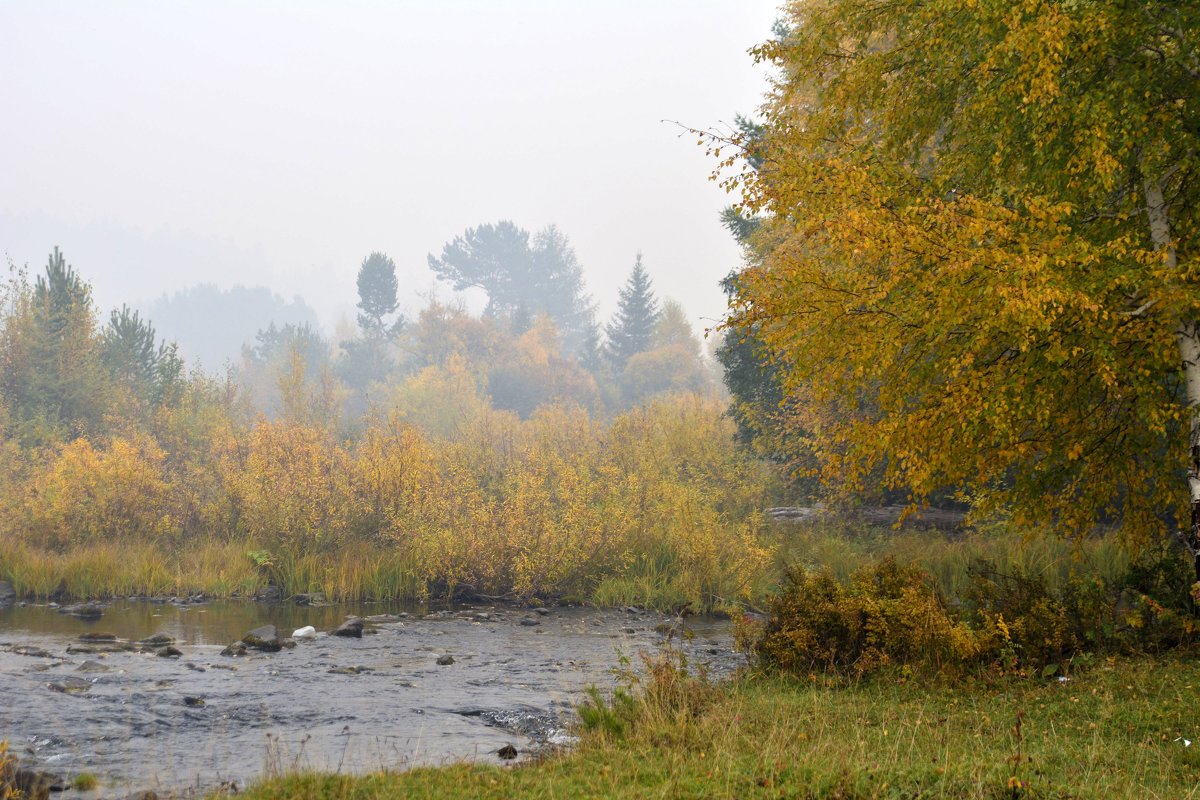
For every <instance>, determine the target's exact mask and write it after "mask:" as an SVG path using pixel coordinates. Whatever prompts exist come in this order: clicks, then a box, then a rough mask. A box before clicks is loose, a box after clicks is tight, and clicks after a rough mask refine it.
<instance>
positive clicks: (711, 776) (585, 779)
mask: <svg viewBox="0 0 1200 800" xmlns="http://www.w3.org/2000/svg"><path fill="white" fill-rule="evenodd" d="M1198 694H1200V663H1197V662H1196V661H1195V660H1189V659H1185V658H1181V657H1171V658H1163V659H1149V658H1142V659H1137V660H1122V661H1116V662H1105V663H1102V664H1100V665H1096V666H1093V667H1091V668H1089V669H1088V670H1086V671H1083V672H1077V673H1076V674H1075V675H1073V676H1071V679H1070V680H1069V681H1067V682H1058V681H1052V682H1034V681H1033V680H1031V679H1028V678H1020V679H1018V678H1013V679H1007V680H1005V681H1002V682H1000V683H983V682H980V683H974V684H970V685H962V684H949V683H940V682H937V681H934V682H932V683H929V684H918V683H915V682H905V681H902V680H900V679H899V677H898V675H895V674H894V675H892V677H891V678H890V679H887V680H884V679H877V680H875V681H872V682H869V683H863V684H845V683H839V682H837V681H833V680H829V679H826V678H817V677H814V678H812V679H810V680H799V681H797V680H790V679H783V678H777V677H758V678H754V677H750V678H744V679H742V680H740V681H738V682H735V683H733V684H730V685H728V686H723V687H718V688H716V689H713V690H703V689H701V690H699V691H697V690H695V688H693V690H692V692H691V694H690V695H688V697H689V698H690V699H685V700H684V701H683V702H682V703H674V704H671V703H666V704H662V703H660V704H654V703H642V704H640V705H639V706H638V710H637V712H636V714H635V717H634V719H633V720H632V723H631V725H630V726H628V727H627V729H626V732H625V733H624V734H623V735H621V736H613V735H611V734H607V733H600V732H597V733H589V734H587V735H585V737H584V740H583V742H582V743H581V744H580V746H579V747H578V748H576V749H575V750H573V751H572V752H569V753H565V754H561V755H557V756H551V757H548V758H546V759H544V760H542V761H540V762H536V763H532V764H528V765H523V766H519V767H516V768H497V767H471V766H465V765H460V766H452V767H446V768H441V769H420V770H413V771H410V772H405V773H395V774H375V775H369V776H363V777H347V776H330V775H312V774H309V775H294V776H286V777H282V778H277V779H274V780H271V781H269V782H266V783H263V784H261V785H258V786H256V787H253V788H252V789H251V791H250V792H249V793H248V794H247V795H246V796H247V797H249V798H327V799H328V800H349V799H350V798H362V799H364V800H368V799H374V798H392V797H396V798H399V797H405V798H455V797H478V798H511V797H528V798H567V797H592V798H646V797H662V798H701V797H704V798H708V797H712V798H739V799H741V798H760V797H761V798H780V797H788V798H841V799H842V800H853V799H855V798H936V797H945V798H1026V797H1028V798H1063V799H1064V800H1065V798H1188V797H1200V722H1198V721H1197V715H1196V713H1195V710H1196V697H1197V695H1198ZM1018 720H1020V725H1019V728H1018ZM1018 729H1019V733H1018ZM1178 737H1185V738H1188V739H1195V740H1197V744H1196V745H1194V746H1192V747H1184V745H1183V743H1182V742H1181V741H1176V739H1177V738H1178Z"/></svg>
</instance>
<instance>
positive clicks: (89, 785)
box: [71, 772, 100, 792]
mask: <svg viewBox="0 0 1200 800" xmlns="http://www.w3.org/2000/svg"><path fill="white" fill-rule="evenodd" d="M99 785H100V781H99V780H97V778H96V776H95V775H93V774H92V773H90V772H81V773H79V774H78V775H76V776H75V777H74V778H72V779H71V788H72V789H75V790H76V791H79V792H90V791H92V790H93V789H95V788H96V787H97V786H99Z"/></svg>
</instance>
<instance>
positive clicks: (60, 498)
mask: <svg viewBox="0 0 1200 800" xmlns="http://www.w3.org/2000/svg"><path fill="white" fill-rule="evenodd" d="M163 462H164V453H163V451H162V449H161V448H160V447H159V446H158V444H157V443H156V442H155V441H154V440H153V439H152V438H150V437H145V436H138V437H133V438H123V437H116V438H113V439H112V440H111V441H110V442H108V444H107V446H96V445H94V444H93V443H92V442H90V441H88V440H87V439H76V440H74V441H73V442H70V443H69V444H66V445H63V446H62V447H61V448H60V449H59V450H58V451H57V453H56V454H55V455H54V456H53V457H52V458H50V459H49V461H48V463H47V464H46V466H45V467H44V468H43V469H42V470H41V471H40V472H38V473H37V474H36V475H35V476H34V477H33V479H32V480H31V481H30V483H29V485H28V488H27V492H26V498H25V503H24V514H23V516H24V523H25V525H24V530H25V532H26V534H27V536H28V538H29V539H30V541H35V542H37V543H38V544H39V545H40V546H43V547H51V548H56V549H60V550H61V549H65V548H67V547H69V546H78V545H82V544H87V543H92V542H99V541H111V540H113V539H124V540H141V541H147V542H153V541H157V540H159V539H160V538H162V537H164V536H166V535H168V534H170V533H171V532H172V531H173V530H175V528H176V522H175V520H174V518H173V516H172V513H171V503H170V497H169V487H168V483H167V481H166V479H165V475H164V472H163Z"/></svg>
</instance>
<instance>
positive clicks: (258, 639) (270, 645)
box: [242, 625, 283, 653]
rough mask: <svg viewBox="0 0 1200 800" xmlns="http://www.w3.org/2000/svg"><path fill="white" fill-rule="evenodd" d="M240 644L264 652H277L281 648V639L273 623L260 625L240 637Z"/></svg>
mask: <svg viewBox="0 0 1200 800" xmlns="http://www.w3.org/2000/svg"><path fill="white" fill-rule="evenodd" d="M242 644H244V645H246V646H247V647H252V648H254V649H255V650H262V651H263V652H266V653H278V652H279V651H280V650H282V649H283V641H282V640H281V639H280V638H279V631H278V630H276V628H275V626H274V625H261V626H259V627H257V628H255V629H254V630H252V631H250V632H249V633H247V634H246V635H245V636H243V637H242Z"/></svg>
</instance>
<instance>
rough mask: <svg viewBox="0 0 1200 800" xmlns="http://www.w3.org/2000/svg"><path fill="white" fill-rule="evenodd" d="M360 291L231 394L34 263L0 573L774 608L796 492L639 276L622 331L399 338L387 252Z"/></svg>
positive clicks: (682, 326)
mask: <svg viewBox="0 0 1200 800" xmlns="http://www.w3.org/2000/svg"><path fill="white" fill-rule="evenodd" d="M552 233H553V232H551V233H544V234H543V235H540V237H539V238H538V239H536V240H535V243H540V244H536V246H532V245H531V250H532V251H533V252H535V253H536V252H538V250H537V247H541V248H543V249H545V248H546V247H549V245H547V244H546V242H551V243H553V242H559V243H560V244H561V242H562V241H563V240H561V239H555V238H554V236H553V235H552ZM449 249H450V246H449V245H448V251H449ZM540 257H542V258H545V257H546V256H545V255H544V254H543V255H542V256H540ZM444 258H447V256H445V255H444ZM572 285H574V286H576V288H578V286H579V284H572ZM358 290H359V297H360V302H359V310H360V314H359V317H358V328H357V330H356V331H355V332H354V334H353V335H352V336H348V337H347V338H345V339H344V340H342V341H340V342H336V343H335V342H330V341H328V340H326V339H325V338H323V337H322V336H321V335H320V333H319V332H317V331H316V330H315V329H314V328H313V327H312V326H311V325H307V324H303V323H301V324H285V325H282V326H274V325H272V326H268V328H267V329H266V330H262V331H259V333H258V335H257V337H256V340H255V342H254V343H253V344H252V345H249V346H247V347H246V348H244V350H243V354H242V359H241V363H240V364H239V365H237V367H236V368H235V369H234V370H232V371H230V372H229V373H228V374H227V375H225V376H224V377H220V378H218V377H213V376H211V375H209V374H207V373H205V372H201V371H198V370H193V371H189V370H188V369H187V367H186V364H185V363H184V361H183V359H181V358H180V357H179V355H178V353H177V352H176V349H175V348H174V346H173V345H171V344H169V343H164V342H161V341H160V340H159V339H158V336H157V333H156V332H155V331H154V329H153V327H152V326H151V325H150V324H149V323H148V322H147V321H146V320H144V319H142V318H141V317H140V316H139V315H138V314H137V313H136V312H133V311H130V310H129V309H127V308H122V309H119V310H118V311H115V312H113V313H112V314H111V315H110V317H109V318H108V319H107V320H104V321H102V320H101V319H100V316H99V314H98V313H97V311H96V309H95V308H94V306H93V304H92V301H91V290H90V287H89V285H88V284H87V282H86V281H84V280H83V279H82V278H81V277H80V276H79V274H78V273H76V272H75V271H74V270H73V269H72V268H71V267H70V266H69V265H68V264H67V263H66V260H65V259H64V257H63V256H62V254H61V253H59V252H58V251H57V250H56V251H55V253H54V254H53V255H52V256H51V258H50V261H49V263H48V265H47V267H46V269H45V270H44V271H43V273H41V274H39V275H37V276H36V277H34V278H33V279H32V280H31V279H30V278H29V276H27V275H26V274H24V273H23V272H20V271H14V273H13V274H12V275H11V276H10V277H9V280H8V281H7V282H6V283H5V284H4V286H3V294H2V296H0V364H2V365H3V377H2V379H0V432H2V434H3V438H2V440H0V551H2V552H3V553H4V556H3V557H0V577H4V578H6V579H9V580H13V581H14V583H16V584H17V585H18V588H19V589H20V590H21V591H25V592H30V593H34V594H41V595H47V594H51V593H53V592H55V591H67V592H69V593H88V594H94V593H129V592H139V591H143V592H144V591H156V592H157V591H183V590H186V589H188V588H201V589H205V590H207V591H210V592H216V593H233V592H238V591H250V590H253V588H254V586H255V585H256V584H257V583H261V582H264V581H271V582H274V583H276V584H278V585H281V586H282V587H284V588H285V589H287V590H288V591H324V592H325V593H327V594H329V595H330V596H344V597H351V596H353V597H366V596H374V597H382V596H398V595H405V596H422V595H427V594H430V593H449V592H453V591H455V590H456V589H464V588H465V589H468V590H469V591H472V592H477V593H485V594H489V595H497V596H516V597H533V596H539V597H546V596H567V597H575V598H578V599H581V600H589V599H590V600H600V601H603V602H640V603H654V604H659V605H682V604H683V603H687V602H691V603H693V604H696V605H698V606H713V605H717V604H722V603H731V602H734V601H736V600H738V599H745V598H748V597H751V596H757V595H760V594H761V592H762V590H763V589H764V587H763V586H762V585H760V583H761V581H762V580H763V578H764V575H765V574H766V572H767V569H766V566H767V564H768V563H769V561H770V559H771V553H772V547H771V545H770V544H769V537H768V534H767V529H766V525H765V523H764V522H763V519H762V517H761V516H760V515H759V514H758V513H757V510H758V509H762V508H767V507H769V506H770V505H773V504H775V503H776V502H777V500H778V498H777V497H775V496H774V495H772V492H773V491H774V488H775V486H776V483H775V481H774V478H773V477H772V475H771V473H770V472H769V471H768V470H767V469H766V468H764V466H763V465H762V464H760V463H759V462H758V461H756V460H755V459H753V458H752V457H750V456H749V455H747V454H746V453H745V452H743V451H742V450H740V449H739V448H737V447H736V446H735V444H734V441H733V433H734V424H733V422H732V421H731V420H729V419H727V418H726V416H725V408H726V402H725V400H724V399H723V397H722V396H721V395H720V394H719V392H718V391H717V387H716V386H715V385H714V384H715V381H714V380H713V378H712V377H711V373H710V371H709V368H708V367H707V366H706V363H705V360H704V359H703V357H702V355H701V352H700V345H699V342H698V341H697V340H696V338H695V336H694V334H693V333H692V331H691V329H690V326H689V325H688V323H687V320H686V318H685V317H684V315H683V312H682V311H681V310H680V309H679V307H678V306H675V305H674V304H671V303H662V304H659V303H658V301H656V300H655V298H654V297H653V293H652V291H651V289H650V282H649V278H648V276H647V274H646V272H645V270H644V268H643V267H642V265H641V263H640V260H639V261H638V263H637V264H636V265H635V267H634V269H633V271H632V273H631V276H630V279H629V282H628V284H627V286H626V288H625V290H624V291H623V292H622V296H621V304H620V308H619V310H618V313H617V315H616V316H615V317H614V319H613V320H612V321H611V322H610V323H609V325H608V326H607V327H606V330H605V331H604V332H603V333H602V332H601V331H600V330H599V328H598V326H597V325H596V324H595V323H594V321H592V318H591V313H590V311H589V312H588V313H587V314H585V315H583V316H582V317H577V318H576V321H577V322H580V321H582V322H583V323H586V324H582V325H581V327H579V328H577V329H576V330H575V333H576V334H580V335H577V336H575V337H574V338H572V336H571V334H570V331H569V330H564V329H563V328H564V326H565V325H566V323H564V320H563V318H562V317H561V316H560V317H559V318H556V317H555V314H556V313H557V314H560V315H561V314H563V313H565V312H562V311H561V310H559V311H555V309H554V308H551V307H548V306H543V305H538V304H537V303H533V302H531V303H530V304H529V305H523V304H522V303H520V302H517V303H513V302H510V301H505V303H501V302H500V301H499V300H497V301H496V302H495V303H490V304H489V308H488V310H487V311H485V313H484V314H483V315H481V316H474V315H472V314H470V313H468V312H467V311H466V310H464V309H463V308H461V307H456V306H451V305H445V304H441V303H437V302H434V303H430V304H429V305H428V306H427V307H426V308H425V309H424V310H422V311H421V312H420V314H419V315H418V316H417V318H416V319H414V320H404V319H402V318H401V317H400V316H399V315H398V314H397V312H396V309H397V306H398V303H397V298H396V291H397V286H396V279H395V272H394V266H393V265H392V263H391V261H390V259H388V258H387V257H386V256H384V255H383V254H379V253H373V254H371V255H370V256H368V258H367V259H365V260H364V262H363V265H362V268H361V269H360V272H359V280H358ZM575 308H576V310H578V308H579V307H578V306H576V307H575ZM572 342H574V344H572ZM214 548H215V549H214ZM214 553H215V554H218V555H214ZM206 554H207V555H206ZM231 554H232V555H231ZM250 554H253V555H250ZM83 555H85V556H86V558H82V557H81V556H83ZM97 565H100V566H103V569H100V568H99V567H98V566H97Z"/></svg>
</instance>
